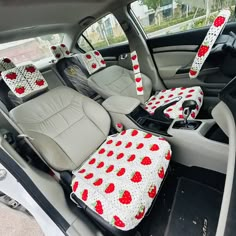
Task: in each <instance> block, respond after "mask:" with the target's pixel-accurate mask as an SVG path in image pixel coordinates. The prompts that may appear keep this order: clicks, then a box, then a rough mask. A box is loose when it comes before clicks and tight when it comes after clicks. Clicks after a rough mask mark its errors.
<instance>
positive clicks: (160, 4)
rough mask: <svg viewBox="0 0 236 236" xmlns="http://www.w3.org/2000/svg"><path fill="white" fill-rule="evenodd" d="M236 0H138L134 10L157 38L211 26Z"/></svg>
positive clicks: (231, 8)
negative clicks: (218, 15) (221, 12)
mask: <svg viewBox="0 0 236 236" xmlns="http://www.w3.org/2000/svg"><path fill="white" fill-rule="evenodd" d="M234 7H235V1H230V0H229V1H228V0H227V1H226V0H197V1H196V0H138V1H135V2H133V3H132V4H131V9H132V11H133V13H134V14H135V15H136V17H137V19H138V21H139V22H140V24H141V25H142V27H143V29H144V31H145V33H146V34H147V36H148V37H149V38H150V37H156V36H161V35H166V34H172V33H176V32H181V31H187V30H190V29H195V28H201V27H204V26H207V25H210V24H211V23H212V22H213V20H214V18H215V17H216V16H217V14H218V13H219V11H220V10H221V9H223V8H230V10H231V19H232V18H233V15H234Z"/></svg>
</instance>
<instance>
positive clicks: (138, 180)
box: [131, 171, 142, 183]
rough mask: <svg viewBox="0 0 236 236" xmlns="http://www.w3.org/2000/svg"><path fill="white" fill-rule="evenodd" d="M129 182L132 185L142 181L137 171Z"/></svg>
mask: <svg viewBox="0 0 236 236" xmlns="http://www.w3.org/2000/svg"><path fill="white" fill-rule="evenodd" d="M131 181H132V182H134V183H139V182H141V181H142V175H141V173H140V172H139V171H136V172H135V173H134V174H133V176H132V178H131Z"/></svg>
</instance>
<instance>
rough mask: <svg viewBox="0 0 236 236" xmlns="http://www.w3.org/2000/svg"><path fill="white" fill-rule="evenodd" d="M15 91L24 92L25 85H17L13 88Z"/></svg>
mask: <svg viewBox="0 0 236 236" xmlns="http://www.w3.org/2000/svg"><path fill="white" fill-rule="evenodd" d="M15 92H16V93H18V94H23V93H24V92H25V87H24V86H20V85H19V86H17V87H16V88H15Z"/></svg>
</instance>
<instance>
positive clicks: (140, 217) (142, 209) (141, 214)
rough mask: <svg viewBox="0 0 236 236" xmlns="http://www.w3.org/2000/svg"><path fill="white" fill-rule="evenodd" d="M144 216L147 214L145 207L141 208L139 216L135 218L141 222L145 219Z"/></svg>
mask: <svg viewBox="0 0 236 236" xmlns="http://www.w3.org/2000/svg"><path fill="white" fill-rule="evenodd" d="M144 214H145V206H141V207H140V208H139V212H138V214H137V215H136V216H135V218H136V219H137V220H140V219H142V218H143V216H144Z"/></svg>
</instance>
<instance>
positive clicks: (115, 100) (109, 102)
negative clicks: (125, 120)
mask: <svg viewBox="0 0 236 236" xmlns="http://www.w3.org/2000/svg"><path fill="white" fill-rule="evenodd" d="M139 104H140V101H139V100H138V99H136V98H132V97H125V96H111V97H109V98H108V99H106V100H105V101H104V102H103V103H102V105H103V107H104V108H105V109H106V110H107V111H108V112H113V113H119V114H125V115H128V114H130V113H131V112H132V111H133V110H134V109H135V108H136V107H137V106H139Z"/></svg>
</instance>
